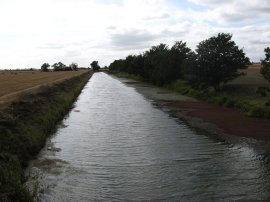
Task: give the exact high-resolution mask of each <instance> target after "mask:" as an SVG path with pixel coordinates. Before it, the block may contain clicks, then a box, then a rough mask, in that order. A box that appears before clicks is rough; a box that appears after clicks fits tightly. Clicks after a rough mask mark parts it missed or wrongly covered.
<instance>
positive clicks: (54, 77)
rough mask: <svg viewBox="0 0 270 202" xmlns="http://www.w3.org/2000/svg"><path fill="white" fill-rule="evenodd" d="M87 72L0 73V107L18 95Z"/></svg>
mask: <svg viewBox="0 0 270 202" xmlns="http://www.w3.org/2000/svg"><path fill="white" fill-rule="evenodd" d="M86 71H87V70H80V71H65V72H40V71H0V105H1V104H3V103H5V102H8V101H11V100H13V99H15V98H16V97H17V96H18V95H19V94H21V93H24V92H29V91H34V90H37V89H39V88H40V87H41V86H46V85H49V84H52V83H55V82H60V81H62V80H65V79H69V78H72V77H74V76H78V75H81V74H83V73H85V72H86Z"/></svg>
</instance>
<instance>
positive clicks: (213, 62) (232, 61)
mask: <svg viewBox="0 0 270 202" xmlns="http://www.w3.org/2000/svg"><path fill="white" fill-rule="evenodd" d="M231 39H232V35H231V34H225V33H219V34H218V35H217V36H214V37H211V38H209V39H207V40H204V41H202V42H200V43H199V45H198V46H197V49H196V52H197V54H196V55H195V58H194V59H195V60H196V66H194V67H193V69H191V70H190V71H189V73H190V74H191V75H196V76H195V77H197V78H198V79H199V82H200V84H202V85H206V86H212V87H214V89H215V90H220V84H221V83H226V82H228V81H230V80H233V79H234V78H236V77H238V76H240V75H242V73H239V72H238V70H239V69H245V68H247V65H248V64H250V61H249V58H248V57H246V56H245V53H244V52H243V50H242V49H239V48H238V46H237V45H236V44H235V42H234V41H232V40H231ZM193 57H194V55H193ZM198 73H199V75H198Z"/></svg>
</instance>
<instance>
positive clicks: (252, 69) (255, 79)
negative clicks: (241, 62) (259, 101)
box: [231, 64, 269, 86]
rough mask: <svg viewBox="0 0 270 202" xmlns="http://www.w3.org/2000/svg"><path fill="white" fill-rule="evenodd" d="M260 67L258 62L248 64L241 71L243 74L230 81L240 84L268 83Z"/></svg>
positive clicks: (261, 84)
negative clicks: (246, 67)
mask: <svg viewBox="0 0 270 202" xmlns="http://www.w3.org/2000/svg"><path fill="white" fill-rule="evenodd" d="M260 69H261V65H260V64H254V65H250V66H249V67H248V69H246V70H244V71H243V72H244V73H246V75H245V76H240V77H238V78H237V79H235V80H234V81H232V82H231V83H232V84H240V85H254V86H263V85H269V82H268V81H267V80H265V79H264V78H263V76H262V75H261V73H260Z"/></svg>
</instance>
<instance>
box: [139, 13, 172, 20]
mask: <svg viewBox="0 0 270 202" xmlns="http://www.w3.org/2000/svg"><path fill="white" fill-rule="evenodd" d="M168 18H170V15H169V14H168V13H164V14H163V15H159V16H148V17H146V18H144V20H163V19H168Z"/></svg>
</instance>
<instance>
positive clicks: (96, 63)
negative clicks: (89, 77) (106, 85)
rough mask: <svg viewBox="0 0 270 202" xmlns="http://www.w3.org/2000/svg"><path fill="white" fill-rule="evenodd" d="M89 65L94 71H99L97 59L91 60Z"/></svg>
mask: <svg viewBox="0 0 270 202" xmlns="http://www.w3.org/2000/svg"><path fill="white" fill-rule="evenodd" d="M90 65H91V67H92V69H93V71H94V72H97V71H99V69H100V66H99V64H98V61H93V62H92V63H91V64H90Z"/></svg>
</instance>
